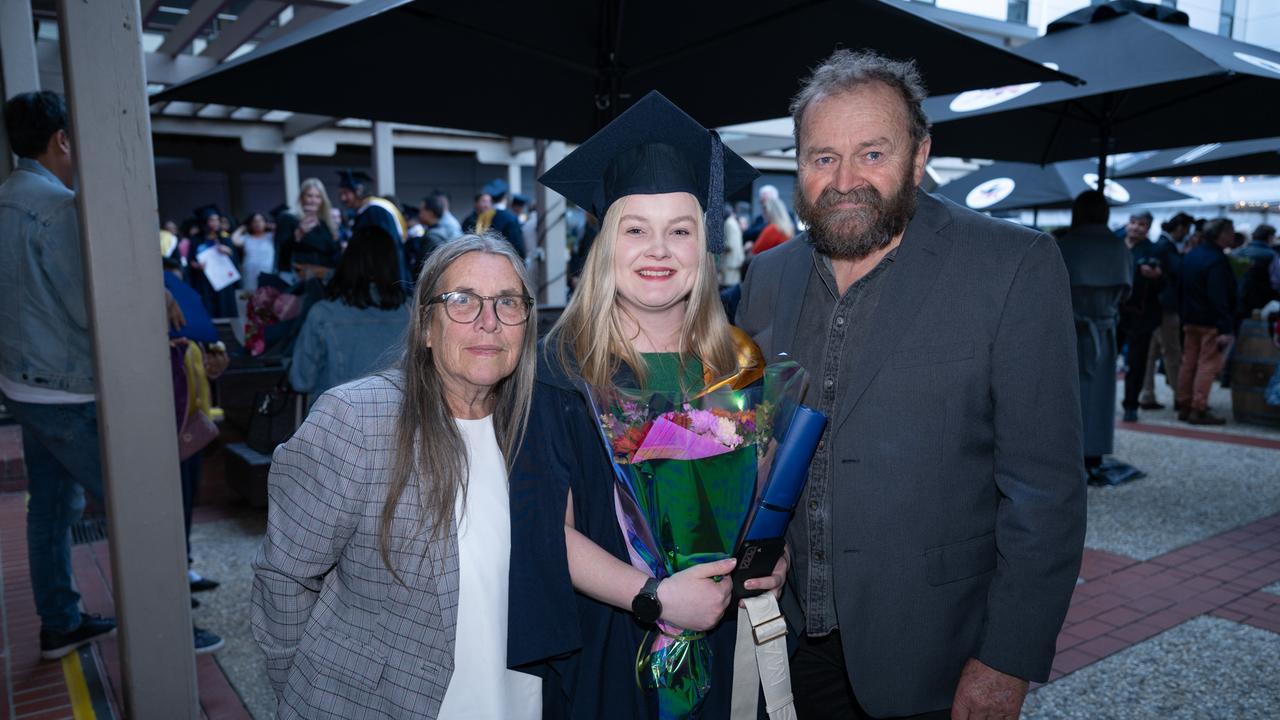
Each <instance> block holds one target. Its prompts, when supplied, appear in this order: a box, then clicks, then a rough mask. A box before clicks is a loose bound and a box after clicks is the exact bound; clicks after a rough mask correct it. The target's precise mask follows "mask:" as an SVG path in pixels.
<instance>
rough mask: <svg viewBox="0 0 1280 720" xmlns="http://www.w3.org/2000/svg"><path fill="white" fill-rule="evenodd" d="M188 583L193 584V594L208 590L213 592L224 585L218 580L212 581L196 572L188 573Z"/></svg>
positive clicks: (190, 571)
mask: <svg viewBox="0 0 1280 720" xmlns="http://www.w3.org/2000/svg"><path fill="white" fill-rule="evenodd" d="M187 582H189V583H191V592H193V593H194V592H204V591H206V590H213V589H214V588H216V587H218V586H219V585H221V584H222V583H220V582H218V581H217V580H210V579H209V578H207V577H204V576H203V575H201V574H200V573H198V572H196V571H195V570H188V571H187Z"/></svg>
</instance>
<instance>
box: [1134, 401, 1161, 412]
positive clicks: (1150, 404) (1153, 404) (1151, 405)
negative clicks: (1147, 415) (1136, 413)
mask: <svg viewBox="0 0 1280 720" xmlns="http://www.w3.org/2000/svg"><path fill="white" fill-rule="evenodd" d="M1138 407H1140V408H1142V409H1143V410H1163V409H1164V405H1162V404H1161V403H1160V402H1158V401H1156V400H1147V401H1146V402H1140V403H1138Z"/></svg>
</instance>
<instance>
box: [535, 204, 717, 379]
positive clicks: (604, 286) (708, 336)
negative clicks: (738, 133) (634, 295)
mask: <svg viewBox="0 0 1280 720" xmlns="http://www.w3.org/2000/svg"><path fill="white" fill-rule="evenodd" d="M694 203H695V205H698V212H697V213H695V225H696V229H695V235H696V239H697V241H698V242H700V243H702V245H703V247H704V248H705V246H706V241H707V228H706V222H705V219H704V217H703V214H702V207H701V205H700V204H699V203H698V202H697V200H696V199H695V200H694ZM625 206H626V198H625V197H624V198H620V199H619V200H617V201H616V202H614V203H613V204H612V205H610V206H609V209H608V210H607V211H606V212H605V215H604V219H603V220H602V221H601V222H600V234H599V235H598V236H597V237H596V241H595V243H594V244H592V246H591V251H590V252H588V253H587V261H586V263H585V265H584V266H583V268H582V276H581V282H580V284H579V285H578V288H577V290H576V291H575V292H574V294H573V299H572V300H570V301H569V306H568V307H566V308H565V310H564V314H562V315H561V316H560V319H559V320H558V321H557V322H556V324H555V327H553V328H552V329H551V333H550V339H549V342H548V345H547V346H548V348H550V347H554V348H555V350H556V352H557V354H558V356H559V360H560V363H561V365H563V366H564V368H565V370H566V371H567V372H568V373H569V374H571V375H573V374H580V375H581V376H582V378H583V379H584V380H586V381H587V382H588V383H591V384H592V385H601V386H604V385H611V384H612V383H613V377H614V375H615V374H616V373H617V372H618V370H619V369H620V367H621V364H622V363H626V364H627V366H629V367H630V368H631V370H632V372H634V373H635V376H636V380H637V381H638V382H639V383H640V384H641V385H643V384H644V382H645V380H646V378H647V376H648V365H647V364H646V363H645V361H644V357H643V355H641V353H640V352H638V351H637V350H636V349H635V347H634V346H632V344H631V341H630V339H629V338H628V337H627V335H626V332H625V330H624V328H625V326H624V325H623V322H622V313H623V310H622V308H621V307H619V306H618V301H617V297H618V286H617V279H616V278H615V277H614V271H613V258H614V246H615V245H616V244H617V239H618V228H619V226H620V225H621V224H622V216H623V213H624V210H625ZM679 352H680V356H681V357H680V359H681V363H682V364H683V363H684V362H685V361H686V360H687V359H688V358H690V357H692V358H696V359H697V360H699V361H701V362H702V365H703V367H704V368H705V369H706V371H707V372H708V374H710V376H711V377H713V378H718V377H721V376H724V375H728V374H729V373H731V372H733V371H734V370H735V369H736V368H737V356H736V354H735V350H734V343H733V340H732V338H731V336H730V334H729V319H728V318H727V317H725V314H724V305H722V304H721V302H720V291H719V286H718V284H717V281H716V270H715V259H714V257H712V255H711V253H709V252H706V251H703V252H701V253H699V255H698V270H697V277H696V278H695V279H694V283H693V288H692V290H691V291H690V293H689V298H688V306H687V307H686V308H685V314H684V324H683V326H682V327H681V328H680V349H679ZM689 389H693V388H689Z"/></svg>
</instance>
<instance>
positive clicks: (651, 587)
mask: <svg viewBox="0 0 1280 720" xmlns="http://www.w3.org/2000/svg"><path fill="white" fill-rule="evenodd" d="M659 582H661V581H660V580H658V578H652V577H651V578H649V579H648V580H646V581H645V583H644V587H642V588H640V592H638V593H636V596H635V598H633V599H632V600H631V614H633V615H635V616H636V619H637V620H639V621H640V622H643V623H655V622H657V621H658V618H660V617H662V602H661V601H659V600H658V583H659Z"/></svg>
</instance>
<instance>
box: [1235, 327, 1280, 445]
mask: <svg viewBox="0 0 1280 720" xmlns="http://www.w3.org/2000/svg"><path fill="white" fill-rule="evenodd" d="M1231 363H1232V365H1231V414H1232V416H1234V417H1235V420H1236V422H1240V423H1250V424H1253V425H1270V426H1273V427H1280V407H1276V406H1274V405H1268V404H1267V403H1266V402H1265V401H1264V400H1263V398H1262V392H1263V391H1264V390H1265V389H1266V387H1267V383H1269V382H1271V376H1272V375H1273V374H1274V373H1275V371H1276V365H1277V364H1280V348H1277V347H1276V346H1275V345H1273V344H1272V342H1271V336H1270V335H1269V334H1268V333H1267V325H1266V323H1264V322H1263V321H1261V320H1245V321H1244V323H1243V324H1241V326H1240V336H1239V337H1238V338H1236V349H1235V358H1234V359H1233V360H1232V361H1231Z"/></svg>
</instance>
